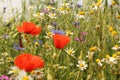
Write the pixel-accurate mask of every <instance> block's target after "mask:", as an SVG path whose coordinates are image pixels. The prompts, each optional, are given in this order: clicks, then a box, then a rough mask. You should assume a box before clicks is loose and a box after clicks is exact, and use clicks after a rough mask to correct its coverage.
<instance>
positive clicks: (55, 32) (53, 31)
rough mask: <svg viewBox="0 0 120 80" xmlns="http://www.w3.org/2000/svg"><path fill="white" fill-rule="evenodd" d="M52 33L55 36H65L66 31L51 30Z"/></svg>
mask: <svg viewBox="0 0 120 80" xmlns="http://www.w3.org/2000/svg"><path fill="white" fill-rule="evenodd" d="M51 32H52V33H53V34H65V32H64V31H61V30H51Z"/></svg>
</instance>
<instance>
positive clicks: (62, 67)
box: [59, 66, 67, 69]
mask: <svg viewBox="0 0 120 80" xmlns="http://www.w3.org/2000/svg"><path fill="white" fill-rule="evenodd" d="M66 68H67V67H66V66H59V69H66Z"/></svg>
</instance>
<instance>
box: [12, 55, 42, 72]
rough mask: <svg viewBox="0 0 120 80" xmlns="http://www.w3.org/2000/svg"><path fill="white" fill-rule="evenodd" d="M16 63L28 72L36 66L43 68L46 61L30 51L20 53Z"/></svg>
mask: <svg viewBox="0 0 120 80" xmlns="http://www.w3.org/2000/svg"><path fill="white" fill-rule="evenodd" d="M14 64H15V65H16V66H17V67H18V68H20V69H23V70H25V71H27V72H30V71H33V70H34V69H36V68H43V67H44V61H43V60H42V58H41V57H39V56H34V55H32V54H28V53H22V54H20V55H18V56H17V57H16V58H15V60H14Z"/></svg>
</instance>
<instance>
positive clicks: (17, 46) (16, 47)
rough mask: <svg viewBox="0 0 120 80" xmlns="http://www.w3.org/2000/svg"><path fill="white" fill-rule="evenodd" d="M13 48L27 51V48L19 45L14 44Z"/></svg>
mask: <svg viewBox="0 0 120 80" xmlns="http://www.w3.org/2000/svg"><path fill="white" fill-rule="evenodd" d="M13 48H14V49H16V50H25V48H23V47H21V46H20V45H19V44H14V45H13Z"/></svg>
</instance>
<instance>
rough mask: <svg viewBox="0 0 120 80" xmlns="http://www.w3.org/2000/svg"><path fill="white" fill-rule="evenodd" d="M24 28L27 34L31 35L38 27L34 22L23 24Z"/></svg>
mask: <svg viewBox="0 0 120 80" xmlns="http://www.w3.org/2000/svg"><path fill="white" fill-rule="evenodd" d="M22 28H23V30H24V32H25V33H28V34H29V33H30V32H31V31H33V30H34V29H35V28H36V25H35V24H34V23H32V22H23V26H22Z"/></svg>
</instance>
